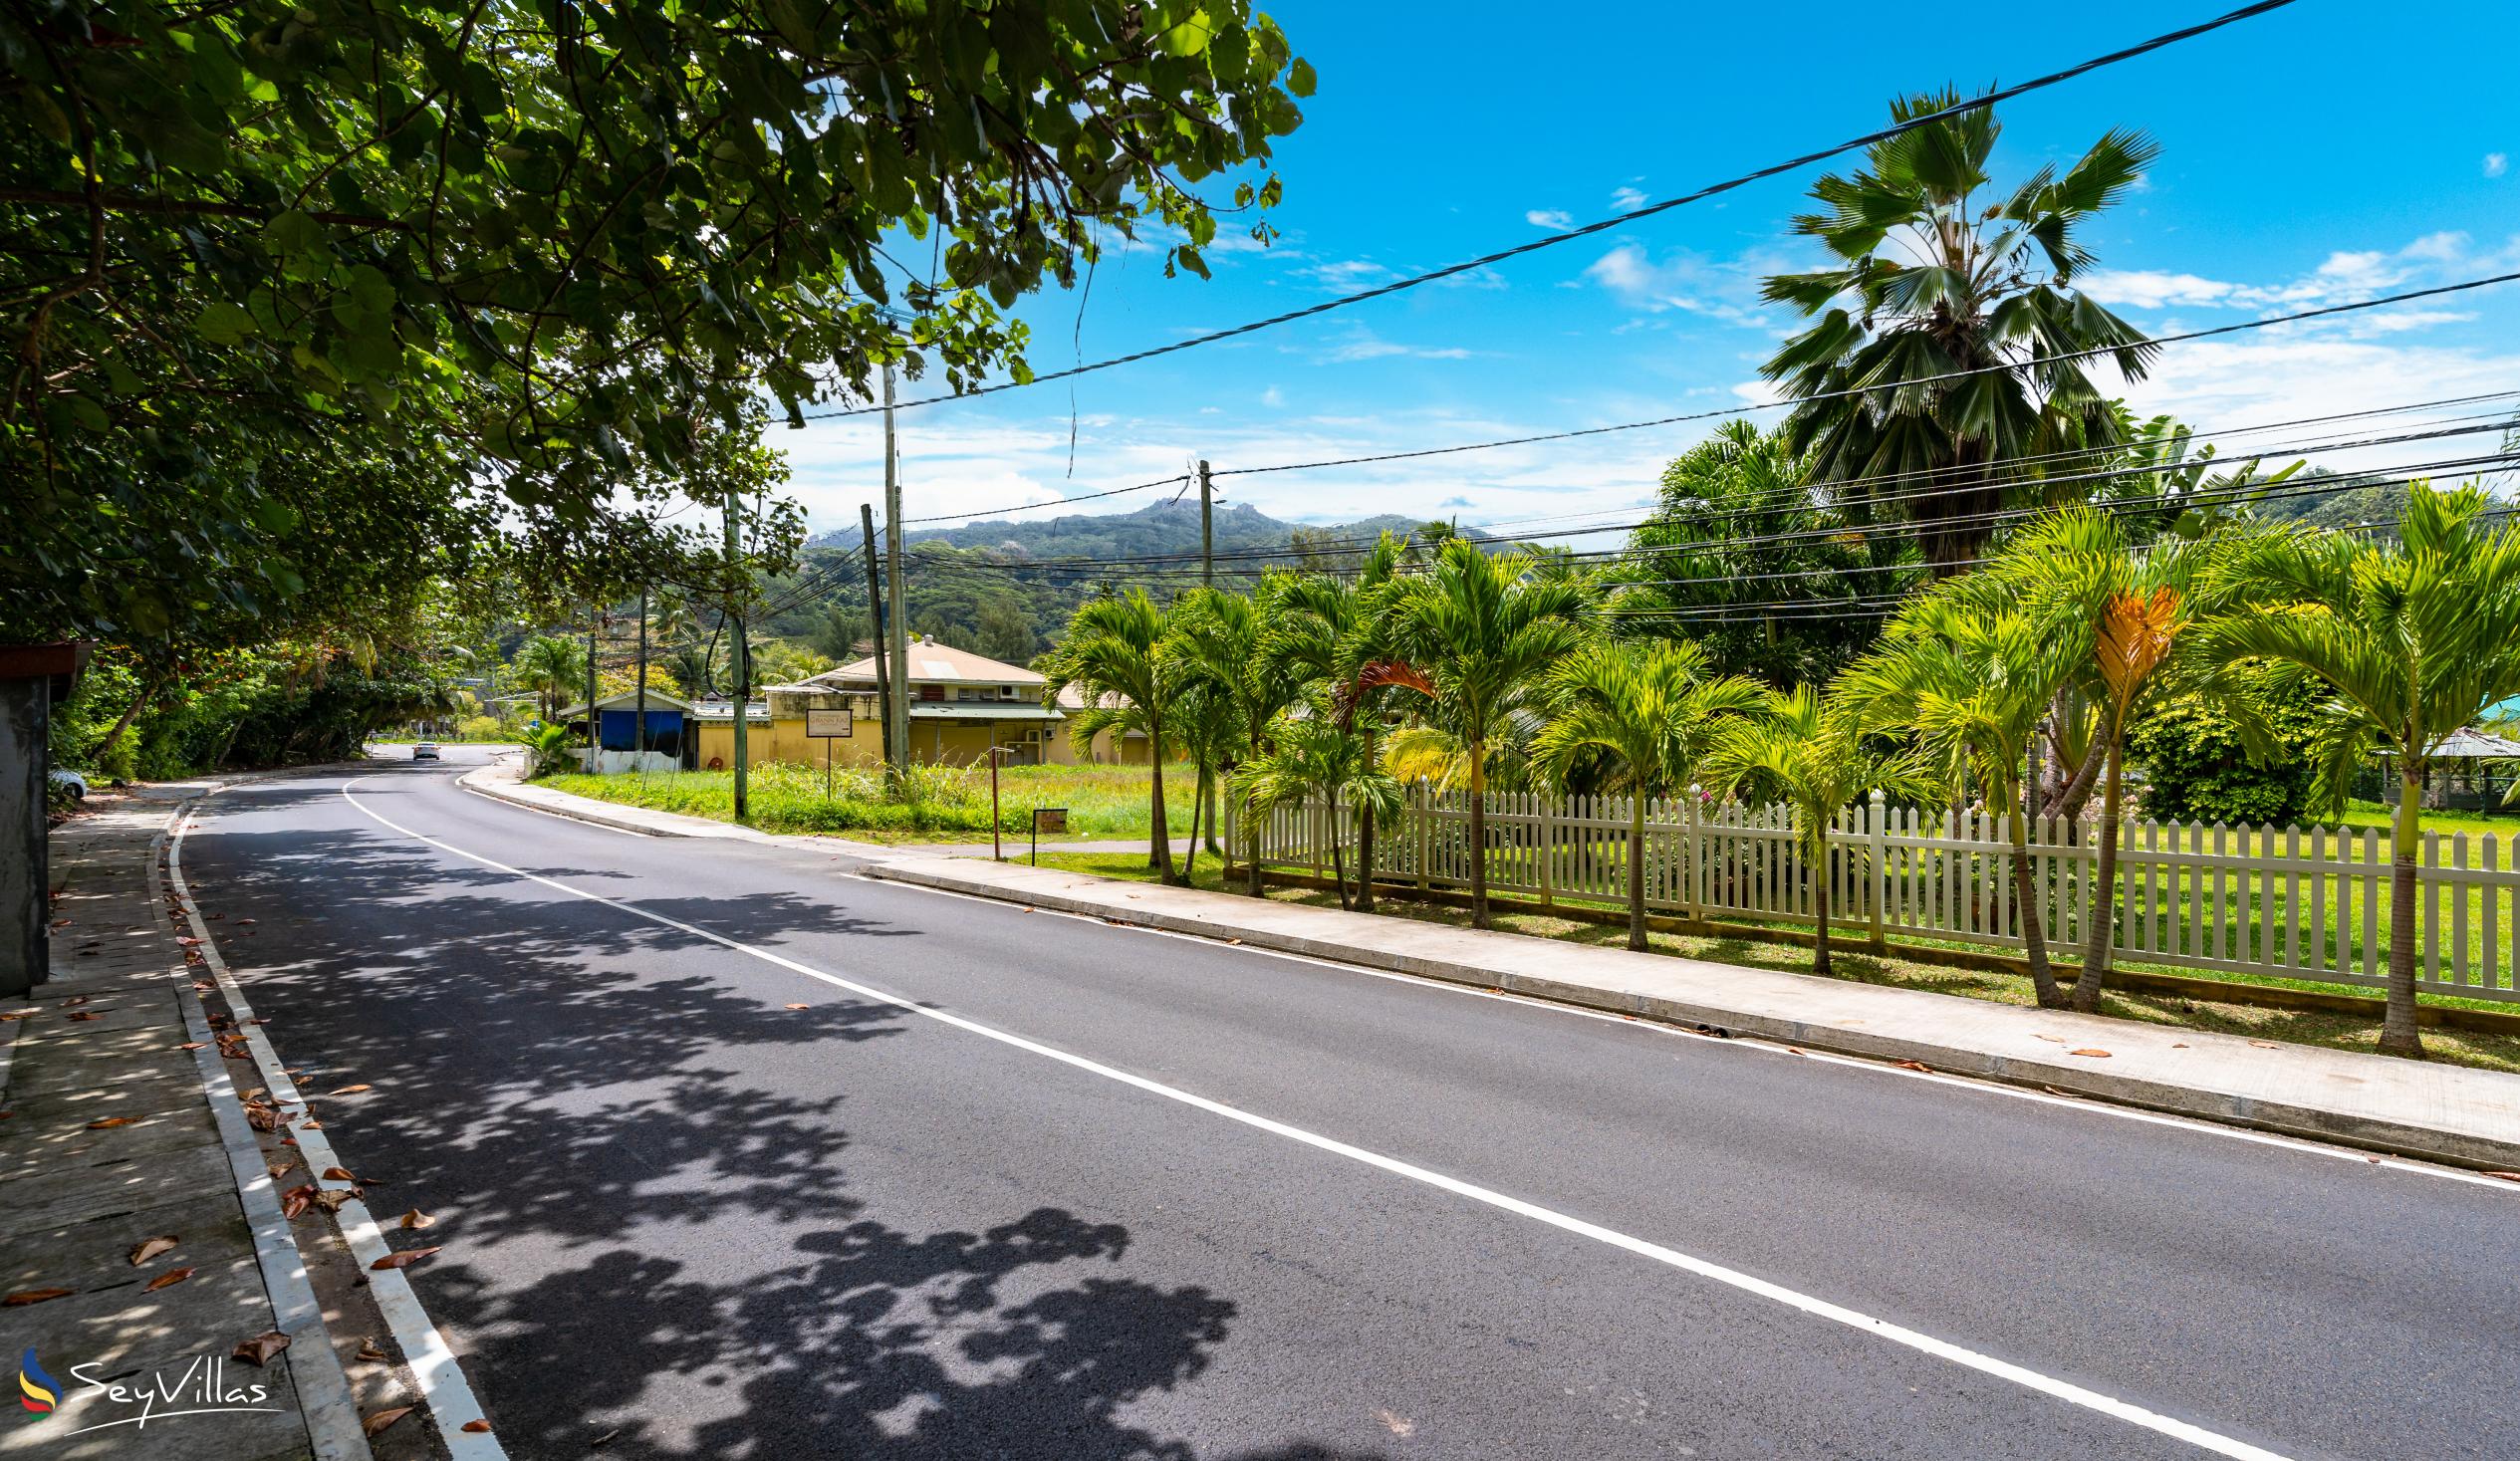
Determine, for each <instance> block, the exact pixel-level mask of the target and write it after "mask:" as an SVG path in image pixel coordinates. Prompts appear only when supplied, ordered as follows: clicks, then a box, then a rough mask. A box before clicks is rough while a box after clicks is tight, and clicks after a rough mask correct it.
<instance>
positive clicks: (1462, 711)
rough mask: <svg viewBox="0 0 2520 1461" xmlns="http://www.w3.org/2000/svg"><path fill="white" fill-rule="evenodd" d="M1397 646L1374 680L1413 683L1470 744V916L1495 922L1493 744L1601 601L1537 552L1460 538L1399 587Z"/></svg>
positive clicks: (1394, 609) (1433, 714)
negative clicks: (1490, 899)
mask: <svg viewBox="0 0 2520 1461" xmlns="http://www.w3.org/2000/svg"><path fill="white" fill-rule="evenodd" d="M1388 612H1389V614H1390V634H1391V641H1390V642H1391V648H1392V650H1393V651H1394V653H1395V655H1396V656H1397V657H1398V659H1399V660H1400V661H1402V662H1403V663H1402V664H1401V665H1399V666H1396V667H1394V666H1389V665H1384V666H1369V674H1368V676H1367V678H1368V680H1369V681H1371V682H1372V683H1373V684H1376V685H1391V686H1394V687H1396V688H1401V689H1406V690H1413V691H1415V692H1416V693H1417V695H1418V696H1420V697H1421V698H1422V700H1423V702H1424V703H1423V706H1422V709H1423V711H1424V713H1425V715H1426V717H1427V718H1428V719H1429V720H1430V721H1432V722H1433V723H1434V725H1435V726H1436V727H1437V728H1439V729H1441V730H1444V731H1447V732H1449V733H1450V734H1451V735H1452V736H1453V738H1454V739H1455V740H1457V741H1458V742H1459V743H1460V746H1461V750H1462V754H1463V756H1464V758H1465V759H1466V760H1467V762H1468V781H1469V788H1470V922H1471V924H1472V925H1473V926H1474V927H1478V928H1485V927H1487V926H1488V912H1487V772H1488V753H1489V750H1490V748H1491V747H1492V746H1494V745H1495V744H1496V742H1497V741H1498V739H1499V738H1500V737H1502V736H1503V735H1504V734H1505V733H1506V731H1507V728H1508V724H1509V722H1510V720H1511V719H1512V717H1513V716H1514V715H1515V713H1516V712H1518V711H1520V710H1522V709H1524V708H1525V707H1526V706H1528V705H1530V704H1532V703H1533V702H1534V701H1535V700H1536V699H1538V698H1539V691H1540V681H1541V676H1542V674H1543V672H1544V671H1546V670H1547V669H1548V668H1549V666H1550V665H1552V664H1555V663H1556V662H1557V661H1558V660H1560V659H1561V658H1564V657H1565V656H1566V655H1568V654H1570V653H1573V652H1574V650H1575V649H1576V647H1577V646H1578V645H1579V644H1581V643H1582V642H1583V641H1584V638H1585V633H1586V629H1587V627H1588V625H1589V623H1590V621H1591V618H1592V612H1593V608H1592V601H1591V599H1590V598H1589V597H1588V596H1587V595H1586V593H1585V591H1584V589H1583V587H1582V586H1581V585H1580V584H1578V583H1576V582H1575V581H1573V580H1571V579H1568V578H1565V577H1562V576H1538V575H1535V574H1533V573H1532V564H1531V560H1530V559H1528V558H1526V557H1524V556H1522V555H1521V554H1514V553H1500V554H1496V555H1493V556H1491V555H1489V554H1486V553H1483V552H1481V551H1480V550H1479V545H1478V544H1476V543H1474V542H1472V541H1470V540H1468V539H1466V538H1456V539H1453V540H1452V541H1450V542H1447V543H1445V544H1444V545H1443V548H1442V550H1441V551H1440V552H1439V553H1437V554H1436V556H1435V560H1434V564H1433V566H1432V567H1431V568H1430V569H1429V570H1427V571H1426V572H1425V573H1422V574H1415V575H1411V576H1409V577H1406V578H1403V579H1401V580H1400V581H1399V583H1398V586H1397V587H1396V588H1395V589H1394V590H1393V591H1392V594H1391V598H1390V604H1389V609H1388Z"/></svg>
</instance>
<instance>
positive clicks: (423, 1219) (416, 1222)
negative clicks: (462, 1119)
mask: <svg viewBox="0 0 2520 1461" xmlns="http://www.w3.org/2000/svg"><path fill="white" fill-rule="evenodd" d="M727 713H728V714H730V715H731V714H733V713H734V712H732V711H729V712H727ZM402 1226H403V1227H405V1228H409V1229H413V1230H417V1229H420V1228H433V1227H436V1226H437V1219H435V1218H433V1217H430V1216H429V1215H428V1214H427V1213H424V1212H422V1211H420V1210H419V1209H418V1208H416V1207H415V1208H412V1209H411V1210H410V1211H409V1212H406V1213H404V1214H403V1215H402Z"/></svg>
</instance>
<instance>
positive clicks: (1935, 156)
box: [1761, 91, 2159, 574]
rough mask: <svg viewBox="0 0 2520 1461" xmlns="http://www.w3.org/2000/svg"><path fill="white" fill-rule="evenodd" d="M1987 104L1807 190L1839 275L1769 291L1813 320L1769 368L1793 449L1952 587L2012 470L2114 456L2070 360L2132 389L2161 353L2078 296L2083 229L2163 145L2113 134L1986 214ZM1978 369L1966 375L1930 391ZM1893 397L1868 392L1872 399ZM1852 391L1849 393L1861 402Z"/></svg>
mask: <svg viewBox="0 0 2520 1461" xmlns="http://www.w3.org/2000/svg"><path fill="white" fill-rule="evenodd" d="M1960 100H1961V99H1960V97H1959V96H1958V95H1957V94H1956V93H1953V92H1949V91H1945V92H1941V93H1937V94H1932V95H1926V96H1917V97H1910V98H1906V99H1903V100H1900V101H1896V102H1893V103H1891V104H1890V115H1891V117H1892V118H1894V119H1895V120H1897V121H1899V122H1906V121H1909V120H1911V119H1914V118H1918V117H1923V116H1928V115H1930V114H1933V113H1936V112H1941V111H1944V110H1946V109H1948V108H1951V107H1954V106H1957V105H1959V103H1960ZM2000 131H2001V127H2000V126H1998V125H1997V123H1996V121H1995V116H1994V112H1993V109H1991V108H1985V107H1981V108H1978V109H1976V110H1975V111H1972V112H1968V113H1966V114H1963V115H1960V116H1955V117H1947V118H1943V119H1941V120H1939V121H1936V122H1928V123H1927V124H1925V125H1923V126H1920V127H1917V128H1915V129H1914V130H1912V131H1904V132H1901V133H1899V134H1898V135H1896V136H1892V137H1887V138H1885V139H1883V140H1881V141H1878V142H1875V143H1874V144H1873V145H1872V146H1871V147H1869V148H1867V149H1866V152H1865V165H1864V167H1863V168H1861V169H1860V170H1858V171H1857V172H1856V173H1855V174H1854V175H1853V176H1840V175H1839V174H1836V173H1831V174H1829V175H1828V176H1825V177H1823V178H1821V179H1820V181H1819V182H1818V183H1816V184H1814V186H1813V188H1812V196H1813V197H1814V198H1815V199H1817V200H1818V201H1819V202H1820V203H1821V204H1822V205H1823V207H1824V209H1825V211H1822V212H1817V213H1813V214H1809V215H1806V216H1803V217H1800V218H1797V219H1795V220H1794V231H1795V232H1796V233H1798V234H1801V235H1803V236H1805V237H1807V238H1814V239H1818V240H1819V241H1820V242H1821V244H1822V245H1824V246H1825V247H1826V248H1827V249H1828V250H1829V251H1830V252H1831V253H1832V254H1834V255H1835V256H1836V257H1837V262H1836V263H1834V264H1832V265H1831V266H1830V267H1829V268H1826V269H1821V270H1817V271H1814V272H1812V273H1809V274H1782V275H1777V276H1775V277H1773V278H1770V279H1769V280H1768V281H1767V283H1766V287H1765V290H1764V293H1765V295H1766V297H1767V298H1768V299H1770V300H1773V301H1778V302H1781V303H1784V304H1790V305H1792V306H1794V307H1795V308H1797V309H1799V310H1801V311H1802V312H1803V313H1804V314H1805V315H1807V316H1819V317H1820V318H1819V321H1818V323H1817V324H1814V325H1813V326H1812V327H1811V328H1810V329H1808V330H1806V331H1804V332H1803V333H1802V334H1801V335H1798V336H1796V337H1794V338H1793V339H1792V340H1789V341H1787V342H1786V344H1785V346H1784V347H1783V348H1782V349H1781V350H1779V351H1778V352H1777V353H1776V355H1775V356H1774V357H1773V358H1772V359H1770V360H1769V361H1768V363H1767V364H1766V365H1763V366H1762V367H1761V372H1762V373H1763V374H1765V375H1766V376H1767V377H1768V378H1769V379H1771V380H1779V381H1782V382H1784V385H1785V390H1786V393H1787V394H1788V395H1790V396H1792V397H1794V398H1795V399H1797V400H1800V401H1801V402H1803V403H1802V404H1801V405H1800V406H1798V407H1797V408H1796V409H1795V411H1794V413H1793V414H1792V415H1790V416H1788V417H1787V418H1786V421H1785V433H1786V437H1787V439H1788V440H1789V441H1790V442H1791V443H1792V445H1793V447H1794V449H1795V450H1796V451H1798V452H1802V451H1808V452H1810V453H1811V456H1812V467H1813V472H1814V475H1815V478H1816V479H1817V480H1819V481H1820V482H1823V483H1841V484H1845V487H1846V489H1847V490H1846V491H1845V492H1844V494H1843V496H1844V497H1845V498H1846V499H1847V500H1848V503H1849V505H1850V506H1861V505H1862V504H1864V503H1865V502H1867V501H1875V502H1878V501H1879V500H1880V499H1883V498H1890V499H1893V500H1896V501H1898V502H1900V503H1901V504H1902V508H1903V511H1902V510H1901V509H1893V511H1894V512H1898V513H1899V514H1900V515H1903V516H1905V517H1906V518H1908V519H1909V520H1910V521H1913V522H1915V523H1917V524H1918V525H1919V526H1920V527H1921V528H1922V529H1923V534H1922V536H1923V538H1924V547H1925V556H1926V558H1927V559H1928V560H1930V561H1931V562H1933V563H1934V564H1935V565H1936V566H1937V571H1938V572H1941V573H1946V574H1947V573H1950V572H1953V571H1955V570H1956V569H1957V568H1958V567H1959V566H1960V565H1961V564H1962V563H1964V562H1965V561H1967V560H1969V559H1971V558H1974V557H1975V556H1976V554H1977V551H1978V548H1979V546H1980V545H1981V544H1983V543H1984V542H1985V541H1986V538H1987V536H1988V532H1989V529H1990V524H1989V523H1988V521H1987V519H1986V516H1985V515H1986V514H1988V513H1989V512H1991V511H1993V510H1995V509H1996V508H1998V507H1999V506H2000V505H2001V504H2002V502H2003V500H2004V498H2005V495H2006V488H2007V487H2008V486H2009V485H2010V482H2009V480H2008V478H2009V477H2010V475H2011V474H2010V473H2009V472H2008V471H2007V469H2006V467H2005V463H2006V462H2007V461H2010V460H2013V459H2016V458H2020V457H2024V456H2035V455H2039V454H2042V453H2045V452H2049V451H2053V450H2056V449H2058V448H2060V447H2065V448H2081V447H2104V446H2107V445H2109V444H2110V443H2111V440H2112V433H2113V432H2114V431H2115V430H2116V418H2115V417H2114V416H2112V415H2111V413H2110V412H2109V410H2108V402H2107V400H2106V399H2105V398H2104V397H2103V396H2102V394H2101V392H2100V391H2099V390H2098V389H2097V388H2096V387H2095V386H2094V385H2093V384H2092V382H2091V380H2090V378H2089V377H2088V376H2087V375H2086V374H2085V373H2084V370H2083V365H2082V362H2081V360H2079V359H2076V358H2077V357H2079V356H2081V355H2082V353H2084V352H2090V351H2100V352H2105V353H2107V354H2108V356H2109V357H2110V358H2111V359H2113V360H2114V361H2115V362H2116V364H2117V366H2118V369H2119V370H2120V371H2121V372H2122V373H2124V374H2125V375H2126V377H2127V378H2129V379H2140V378H2142V375H2143V373H2144V369H2145V365H2146V363H2147V362H2148V361H2149V360H2150V358H2151V355H2152V353H2153V351H2154V349H2156V348H2155V347H2152V346H2150V345H2147V344H2146V343H2145V341H2144V338H2143V336H2142V333H2141V332H2139V331H2138V330H2137V329H2136V328H2135V327H2134V326H2132V325H2129V324H2128V323H2127V322H2126V321H2124V320H2121V319H2119V318H2118V317H2117V316H2115V315H2113V314H2111V313H2110V312H2109V311H2108V310H2106V309H2104V308H2102V306H2101V304H2100V302H2099V301H2097V300H2095V299H2093V298H2092V297H2091V296H2090V295H2089V294H2084V293H2079V292H2077V291H2075V290H2074V289H2073V288H2072V285H2073V282H2074V278H2075V276H2076V274H2078V273H2079V272H2080V271H2082V270H2083V269H2085V268H2087V267H2089V266H2090V265H2091V263H2092V262H2093V260H2092V256H2091V254H2090V252H2089V251H2088V250H2086V249H2085V248H2084V247H2083V246H2082V244H2081V243H2079V242H2078V241H2077V239H2076V236H2075V235H2076V232H2077V230H2078V229H2080V228H2081V227H2082V226H2083V225H2084V224H2086V223H2087V222H2088V221H2090V220H2091V218H2092V217H2093V216H2094V215H2095V214H2097V213H2099V212H2100V211H2101V210H2102V209H2104V208H2107V207H2108V206H2109V205H2110V204H2112V203H2114V202H2116V201H2117V200H2118V198H2119V197H2120V196H2122V195H2123V194H2124V193H2125V192H2126V190H2127V189H2128V188H2129V187H2131V186H2133V185H2134V184H2135V183H2136V181H2137V180H2138V178H2139V177H2140V176H2141V174H2142V170H2143V168H2144V166H2145V164H2147V163H2149V162H2150V161H2151V160H2152V158H2153V157H2154V156H2156V155H2158V153H2159V148H2158V147H2157V146H2156V145H2155V144H2154V143H2153V142H2152V141H2151V140H2150V139H2149V138H2147V137H2145V136H2144V135H2142V133H2140V132H2129V131H2113V132H2110V133H2109V134H2107V135H2106V136H2103V137H2102V138H2101V139H2100V140H2099V141H2097V142H2095V143H2093V144H2092V147H2091V149H2090V150H2089V151H2087V152H2085V153H2084V154H2083V156H2082V158H2081V159H2080V160H2078V161H2077V162H2075V164H2074V165H2073V166H2072V167H2071V168H2069V169H2067V170H2066V172H2065V174H2064V175H2063V176H2062V177H2060V176H2058V175H2057V174H2056V171H2055V169H2054V168H2053V167H2042V168H2040V169H2039V170H2038V171H2037V172H2034V173H2032V174H2031V175H2030V177H2029V178H2028V179H2027V180H2025V181H2024V182H2023V183H2022V184H2021V185H2020V186H2019V187H2017V188H2015V189H2014V190H2013V191H2012V192H2011V193H2010V194H2008V195H2006V196H2004V197H2002V198H2001V199H1999V200H1996V201H1994V202H1992V203H1991V204H1990V203H1988V202H1985V201H1982V200H1981V196H1980V195H1981V191H1982V190H1983V189H1985V188H1986V187H1987V185H1988V183H1989V182H1990V181H1991V179H1990V178H1989V177H1988V175H1987V171H1986V164H1987V159H1988V157H1989V155H1990V154H1991V153H1992V152H1993V151H1994V148H1995V139H1996V137H1997V135H1998V133H1999V132H2000ZM1974 370H1985V371H1987V372H1988V373H1985V374H1968V375H1963V376H1962V377H1961V378H1959V379H1955V380H1944V379H1940V378H1938V377H1942V376H1948V375H1952V374H1955V373H1958V372H1964V371H1974ZM1875 386H1883V387H1896V388H1894V389H1881V390H1875V389H1871V388H1870V387H1875ZM1850 392H1856V393H1850Z"/></svg>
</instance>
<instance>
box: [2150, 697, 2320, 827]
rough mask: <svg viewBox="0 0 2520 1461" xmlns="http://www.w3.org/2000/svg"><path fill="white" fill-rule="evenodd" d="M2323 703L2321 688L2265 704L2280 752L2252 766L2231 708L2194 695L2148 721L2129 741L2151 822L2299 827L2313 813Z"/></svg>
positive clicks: (2173, 703)
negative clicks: (2316, 736)
mask: <svg viewBox="0 0 2520 1461" xmlns="http://www.w3.org/2000/svg"><path fill="white" fill-rule="evenodd" d="M2322 698H2323V696H2322V693H2321V692H2320V691H2319V689H2318V688H2317V687H2316V686H2315V685H2309V684H2303V685H2300V686H2296V687H2292V688H2285V689H2270V690H2269V691H2268V692H2267V693H2266V695H2265V696H2264V697H2263V699H2264V701H2265V705H2266V713H2267V720H2268V724H2269V726H2270V727H2271V728H2272V729H2273V731H2274V733H2275V739H2276V742H2277V746H2278V750H2277V753H2276V754H2274V755H2272V756H2270V757H2268V758H2266V759H2265V760H2263V761H2256V760H2252V759H2250V756H2249V753H2248V750H2247V747H2246V746H2245V745H2244V744H2243V742H2242V740H2241V736H2240V731H2239V727H2238V725H2237V724H2236V723H2235V721H2234V720H2233V718H2232V716H2231V715H2230V713H2229V712H2228V710H2227V709H2225V708H2224V707H2223V706H2221V705H2219V704H2216V703H2212V702H2209V701H2207V700H2206V699H2204V698H2203V697H2200V696H2192V695H2191V696H2188V697H2186V698H2184V699H2180V700H2176V701H2173V702H2172V703H2171V704H2169V705H2168V706H2166V707H2165V708H2163V709H2162V710H2160V711H2158V712H2157V713H2155V714H2153V715H2151V716H2148V717H2146V718H2145V719H2144V720H2142V722H2141V723H2140V724H2138V725H2137V726H2136V727H2135V730H2134V733H2133V734H2131V735H2129V736H2128V737H2127V753H2128V755H2129V756H2130V757H2131V758H2132V759H2134V760H2135V761H2136V762H2137V763H2139V764H2140V765H2142V768H2143V770H2144V774H2145V778H2146V782H2145V789H2144V793H2143V815H2145V816H2146V817H2154V818H2159V819H2161V820H2162V821H2165V822H2166V821H2177V822H2208V823H2210V822H2222V823H2241V822H2247V823H2274V824H2276V825H2278V826H2281V825H2283V824H2285V823H2291V822H2299V821H2300V820H2301V819H2302V818H2303V817H2304V816H2305V815H2307V814H2308V813H2309V812H2311V811H2312V806H2311V784H2312V782H2313V781H2314V780H2315V777H2314V768H2313V764H2312V760H2311V754H2310V746H2311V742H2312V732H2313V728H2314V724H2315V721H2316V719H2317V714H2318V712H2317V706H2318V704H2319V702H2320V700H2321V699H2322Z"/></svg>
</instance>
